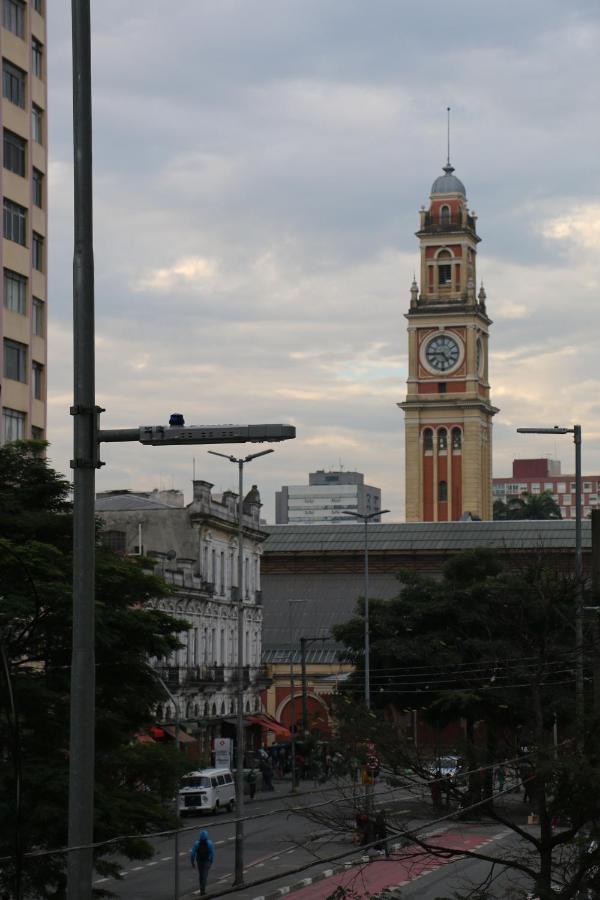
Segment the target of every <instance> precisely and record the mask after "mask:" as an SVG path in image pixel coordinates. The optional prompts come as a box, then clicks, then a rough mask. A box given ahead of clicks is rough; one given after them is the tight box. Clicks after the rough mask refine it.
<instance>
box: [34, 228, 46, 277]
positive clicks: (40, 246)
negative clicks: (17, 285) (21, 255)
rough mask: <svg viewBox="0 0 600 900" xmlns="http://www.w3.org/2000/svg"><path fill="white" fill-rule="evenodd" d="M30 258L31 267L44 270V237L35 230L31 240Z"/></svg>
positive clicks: (39, 270)
mask: <svg viewBox="0 0 600 900" xmlns="http://www.w3.org/2000/svg"><path fill="white" fill-rule="evenodd" d="M31 258H32V262H33V268H34V269H37V270H38V272H43V271H44V238H43V237H42V235H41V234H38V233H37V231H34V232H33V235H32V240H31Z"/></svg>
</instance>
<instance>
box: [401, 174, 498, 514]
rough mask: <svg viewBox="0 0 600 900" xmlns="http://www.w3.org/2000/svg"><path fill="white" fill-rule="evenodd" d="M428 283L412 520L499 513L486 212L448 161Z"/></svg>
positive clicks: (416, 403) (433, 202)
mask: <svg viewBox="0 0 600 900" xmlns="http://www.w3.org/2000/svg"><path fill="white" fill-rule="evenodd" d="M420 217H421V221H420V227H419V230H418V231H417V233H416V234H417V237H418V239H419V243H420V252H421V274H420V280H421V290H420V291H419V288H418V286H417V283H416V281H415V280H413V284H412V287H411V291H410V294H411V299H410V309H409V311H408V313H407V315H406V318H407V319H408V381H407V394H406V400H405V401H404V402H403V403H400V404H398V405H399V406H400V407H401V409H403V410H404V413H405V472H406V521H407V522H448V521H456V520H457V519H460V517H461V516H462V515H463V514H465V513H467V512H468V513H471V515H473V516H478V517H480V518H481V519H491V518H492V416H493V415H494V414H495V413H496V412H498V410H497V409H496V408H495V407H494V406H492V405H491V403H490V386H489V380H488V346H489V344H488V342H489V333H488V330H489V326H490V325H491V320H490V319H489V318H488V316H487V312H486V303H485V300H486V296H485V291H484V289H483V286H482V287H481V290H480V291H479V294H476V288H475V285H476V267H475V264H476V257H477V244H478V243H479V241H480V238H479V237H478V235H477V230H476V225H477V217H476V215H475V214H474V213H473V212H471V211H469V208H468V206H467V198H466V193H465V188H464V185H463V183H462V182H461V181H460V179H458V178H457V177H456V176H455V175H454V169H453V167H452V166H451V165H450V162H449V161H448V163H447V165H446V166H445V167H444V175H440V176H439V178H436V180H435V181H434V183H433V186H432V189H431V197H430V204H429V209H426V208H425V207H422V208H421V211H420Z"/></svg>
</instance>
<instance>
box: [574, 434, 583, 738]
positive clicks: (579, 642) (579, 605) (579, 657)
mask: <svg viewBox="0 0 600 900" xmlns="http://www.w3.org/2000/svg"><path fill="white" fill-rule="evenodd" d="M573 441H574V443H575V493H576V495H577V496H576V506H575V578H576V580H577V585H576V590H577V594H576V599H575V718H576V722H577V740H578V743H579V749H580V750H583V744H584V738H585V696H584V689H585V685H584V659H583V559H582V553H581V425H574V426H573Z"/></svg>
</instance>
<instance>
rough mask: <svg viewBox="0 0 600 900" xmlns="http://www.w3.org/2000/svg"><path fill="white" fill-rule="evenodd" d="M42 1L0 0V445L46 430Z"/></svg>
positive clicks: (45, 156) (41, 434) (38, 435)
mask: <svg viewBox="0 0 600 900" xmlns="http://www.w3.org/2000/svg"><path fill="white" fill-rule="evenodd" d="M45 3H46V0H30V2H29V3H25V2H23V0H2V27H1V29H0V50H1V53H2V99H1V105H0V113H1V116H2V134H3V169H2V180H1V182H0V191H1V192H2V208H3V237H2V244H1V247H2V303H1V304H0V354H1V357H2V358H1V359H0V413H1V422H0V443H5V442H7V441H13V440H17V439H19V438H30V437H32V438H45V436H46V375H47V370H46V362H47V343H46V334H47V300H48V295H47V235H48V232H47V177H46V176H47V171H48V168H47V162H48V152H47V133H48V130H47V125H48V123H47V121H46V109H47V103H46V100H47V79H46V72H47V65H46V63H47V60H46V21H45V17H44V16H45Z"/></svg>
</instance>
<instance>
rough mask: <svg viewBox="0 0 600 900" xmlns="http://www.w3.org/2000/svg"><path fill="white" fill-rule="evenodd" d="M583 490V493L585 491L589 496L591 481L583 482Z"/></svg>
mask: <svg viewBox="0 0 600 900" xmlns="http://www.w3.org/2000/svg"><path fill="white" fill-rule="evenodd" d="M583 489H584V491H585V492H586V493H588V494H589V493H590V491H591V490H592V482H591V481H584V482H583Z"/></svg>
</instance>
